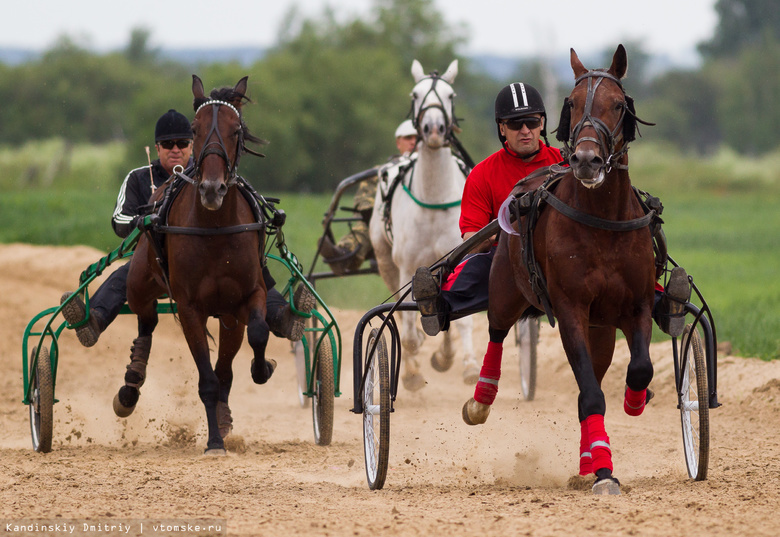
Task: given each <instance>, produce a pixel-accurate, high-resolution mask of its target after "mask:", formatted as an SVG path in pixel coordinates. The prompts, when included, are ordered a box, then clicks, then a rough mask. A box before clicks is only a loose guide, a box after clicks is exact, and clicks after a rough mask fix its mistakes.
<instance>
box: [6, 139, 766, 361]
mask: <svg viewBox="0 0 780 537" xmlns="http://www.w3.org/2000/svg"><path fill="white" fill-rule="evenodd" d="M42 147H43V149H41V148H40V147H39V149H40V151H37V152H33V151H30V150H29V148H26V147H25V148H17V149H16V150H13V149H10V148H4V149H0V165H2V166H3V169H4V170H5V173H4V175H3V176H0V188H2V190H3V195H2V197H0V242H3V243H9V242H25V243H32V244H50V245H71V244H86V245H90V246H94V247H96V248H98V249H100V250H102V251H105V252H108V251H110V250H111V249H113V248H115V247H116V246H117V245H118V244H119V242H120V241H119V239H118V237H116V236H115V235H114V234H113V232H112V230H111V226H110V223H109V221H110V217H111V212H112V210H113V207H114V202H115V197H116V193H117V190H118V187H119V184H120V181H121V179H122V178H123V177H124V173H125V172H126V170H122V169H120V168H121V162H122V159H123V157H124V154H123V151H122V149H121V147H118V146H116V145H111V146H105V147H94V146H86V147H75V148H70V149H69V150H68V151H66V150H65V148H64V146H63V144H62V143H58V142H57V141H52V142H48V143H46V144H42ZM66 152H67V153H68V155H67V158H64V157H63V153H66ZM778 164H780V153H778V154H772V155H770V156H768V157H765V158H763V159H760V160H748V159H745V158H738V157H737V156H735V155H733V154H730V153H728V152H722V153H720V154H718V155H716V156H714V157H711V158H707V159H702V158H693V157H685V156H682V155H678V154H676V153H674V152H671V151H670V150H669V149H668V148H662V147H657V146H643V145H642V144H641V141H640V142H638V143H637V144H636V148H632V151H631V177H632V180H633V182H634V184H635V185H637V186H638V187H639V188H641V189H643V190H647V191H649V192H651V193H652V194H654V195H656V196H658V197H660V198H661V200H662V201H663V203H664V207H665V210H664V214H663V218H664V221H665V225H664V230H665V232H666V235H667V239H668V243H669V253H670V254H671V256H672V257H673V258H674V259H675V260H676V261H677V262H678V263H679V264H681V265H682V266H684V267H685V268H686V269H687V271H688V273H689V274H691V275H692V276H693V278H694V281H695V283H696V285H697V286H698V287H699V289H700V290H701V292H702V294H703V295H704V297H705V298H706V300H707V302H708V303H709V305H710V307H711V309H712V310H713V313H714V316H715V320H716V326H717V331H718V336H719V339H720V341H730V342H731V343H732V345H733V347H734V349H736V352H738V353H740V354H741V355H743V356H757V357H761V358H763V359H775V358H778V357H780V278H778V274H780V248H778V246H780V231H778V230H779V229H780V211H777V209H776V208H775V205H774V201H775V200H776V199H778V197H779V194H780V172H779V171H778V170H780V166H778ZM356 171H359V170H356ZM256 186H257V187H258V189H259V190H260V191H261V193H263V194H264V195H267V196H272V197H274V196H275V197H279V198H281V200H282V201H281V204H280V208H282V209H284V210H285V212H286V213H287V214H288V218H287V224H286V225H285V228H284V231H285V237H286V240H287V243H288V246H289V247H290V249H291V250H292V251H293V252H294V253H295V254H296V255H297V256H298V257H299V259H300V261H301V263H302V264H303V266H304V268H305V269H307V270H308V268H309V267H310V264H311V260H312V257H313V255H314V251H315V248H316V243H317V239H318V238H319V236H320V235H321V233H322V225H321V221H322V217H323V213H324V212H325V210H326V209H327V207H328V204H329V202H330V195H329V194H328V195H304V194H290V193H279V192H274V191H273V190H266V189H265V188H264V187H263V185H256ZM349 202H350V200H348V199H344V200H342V203H341V205H348V204H349ZM272 253H276V252H275V251H272ZM318 270H324V266H323V265H322V263H321V262H320V263H319V266H318ZM274 274H275V276H277V279H279V280H281V279H282V278H286V277H285V276H284V275H283V274H282V273H281V272H279V271H278V270H274ZM74 283H75V282H74ZM317 288H318V292H319V293H320V294H321V295H322V296H323V298H324V299H325V300H326V302H327V303H328V304H329V305H331V306H335V307H342V308H350V309H359V310H367V309H369V308H371V307H373V306H376V305H377V304H379V303H381V302H382V301H383V300H385V299H386V298H388V296H389V294H390V293H389V292H388V291H387V289H386V288H385V286H384V284H383V283H382V282H381V280H380V278H379V277H377V276H357V277H350V278H342V279H337V280H323V281H321V282H319V283H318V287H317ZM658 337H663V336H660V335H658Z"/></svg>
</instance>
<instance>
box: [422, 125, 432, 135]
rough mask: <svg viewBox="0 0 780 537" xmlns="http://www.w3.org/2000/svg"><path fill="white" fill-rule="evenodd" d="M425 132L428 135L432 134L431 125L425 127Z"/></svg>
mask: <svg viewBox="0 0 780 537" xmlns="http://www.w3.org/2000/svg"><path fill="white" fill-rule="evenodd" d="M423 132H424V133H425V134H428V133H429V132H431V127H430V125H423Z"/></svg>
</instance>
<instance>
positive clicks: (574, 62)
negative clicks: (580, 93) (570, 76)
mask: <svg viewBox="0 0 780 537" xmlns="http://www.w3.org/2000/svg"><path fill="white" fill-rule="evenodd" d="M570 57H571V70H572V71H574V78H575V79H577V78H579V77H580V75H584V74H585V73H587V72H588V70H587V69H586V68H585V66H584V65H582V62H581V61H580V57H579V56H577V53H576V52H574V49H571V54H570Z"/></svg>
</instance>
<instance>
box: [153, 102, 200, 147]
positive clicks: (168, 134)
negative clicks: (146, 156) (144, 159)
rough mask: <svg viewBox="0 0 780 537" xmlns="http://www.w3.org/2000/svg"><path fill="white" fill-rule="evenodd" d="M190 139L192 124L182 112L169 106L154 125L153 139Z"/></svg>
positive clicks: (162, 140)
mask: <svg viewBox="0 0 780 537" xmlns="http://www.w3.org/2000/svg"><path fill="white" fill-rule="evenodd" d="M166 140H192V125H191V124H190V120H189V119H187V117H186V116H185V115H184V114H181V113H179V112H177V111H176V110H174V109H173V108H171V109H170V110H168V111H167V112H165V113H164V114H163V115H162V116H160V119H158V120H157V125H156V126H155V127H154V141H155V142H164V141H166Z"/></svg>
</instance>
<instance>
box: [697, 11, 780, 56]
mask: <svg viewBox="0 0 780 537" xmlns="http://www.w3.org/2000/svg"><path fill="white" fill-rule="evenodd" d="M715 11H716V12H717V13H718V27H717V28H716V30H715V32H714V33H713V36H712V39H710V41H708V42H705V43H701V44H700V45H699V52H701V53H702V55H703V56H704V57H706V58H712V59H714V58H730V57H733V56H735V55H737V54H739V53H740V52H741V50H742V49H743V48H745V47H753V46H755V45H756V44H759V43H760V42H761V41H763V40H765V39H767V38H768V39H775V40H777V39H780V8H778V4H777V0H718V2H717V3H716V4H715Z"/></svg>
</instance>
